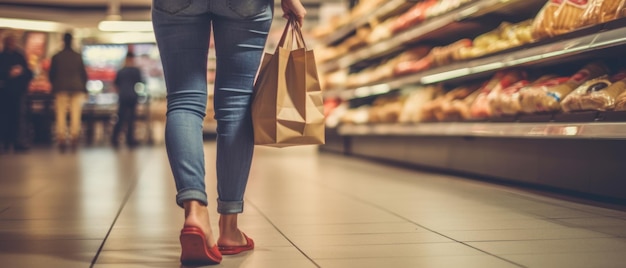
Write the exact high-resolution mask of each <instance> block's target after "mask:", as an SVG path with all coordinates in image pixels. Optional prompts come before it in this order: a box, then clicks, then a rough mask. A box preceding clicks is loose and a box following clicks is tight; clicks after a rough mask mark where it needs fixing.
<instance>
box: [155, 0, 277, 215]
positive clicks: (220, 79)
mask: <svg viewBox="0 0 626 268" xmlns="http://www.w3.org/2000/svg"><path fill="white" fill-rule="evenodd" d="M272 2H273V1H271V0H153V8H152V22H153V26H154V32H155V35H156V40H157V45H158V47H159V51H160V54H161V61H162V63H163V71H164V74H165V82H166V87H167V121H166V127H165V145H166V148H167V154H168V157H169V161H170V166H171V169H172V173H173V175H174V180H175V182H176V189H177V192H178V193H177V195H176V203H177V204H178V205H179V206H182V204H183V202H184V201H187V200H198V201H200V202H201V203H203V204H205V205H206V204H207V203H208V202H207V194H206V190H205V183H204V177H205V168H204V153H203V140H202V122H203V118H204V116H205V111H206V101H207V56H208V49H209V34H210V30H211V26H212V28H213V31H214V32H213V36H214V37H215V53H216V62H217V66H216V79H215V93H214V94H215V95H214V100H215V102H214V106H215V119H216V121H217V163H216V167H217V168H216V169H217V190H218V200H217V202H218V206H217V207H218V208H217V210H218V212H219V213H221V214H233V213H241V212H242V211H243V195H244V191H245V188H246V184H247V182H248V175H249V173H250V165H251V162H252V154H253V150H254V137H253V130H252V121H251V116H250V104H251V100H252V93H253V84H254V78H255V75H256V72H257V69H258V67H259V64H260V60H261V56H262V54H263V51H264V47H265V42H266V39H267V34H268V31H269V28H270V25H271V23H272V17H273V3H272Z"/></svg>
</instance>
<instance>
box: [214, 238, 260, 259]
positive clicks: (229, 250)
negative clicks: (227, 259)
mask: <svg viewBox="0 0 626 268" xmlns="http://www.w3.org/2000/svg"><path fill="white" fill-rule="evenodd" d="M241 234H243V237H245V238H246V245H244V246H220V245H218V248H219V249H220V252H221V253H222V255H235V254H239V253H241V252H244V251H247V250H252V249H254V240H252V238H250V237H248V236H247V235H246V234H244V233H241Z"/></svg>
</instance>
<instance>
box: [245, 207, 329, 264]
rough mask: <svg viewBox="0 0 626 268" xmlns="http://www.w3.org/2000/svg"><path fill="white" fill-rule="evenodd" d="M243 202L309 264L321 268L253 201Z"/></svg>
mask: <svg viewBox="0 0 626 268" xmlns="http://www.w3.org/2000/svg"><path fill="white" fill-rule="evenodd" d="M245 202H246V203H247V204H250V205H251V206H252V207H254V208H255V209H256V210H257V211H258V212H259V214H260V215H261V216H262V217H263V218H264V219H265V220H266V221H267V222H269V223H270V224H271V225H272V227H274V229H275V230H276V231H277V232H278V233H279V234H280V235H281V236H282V237H284V238H285V239H286V240H287V241H288V242H289V243H290V244H291V245H292V246H293V247H295V248H296V249H297V250H298V251H299V252H300V253H301V254H302V255H303V256H304V257H305V258H307V259H308V260H309V261H310V262H311V263H313V265H315V266H316V267H317V268H321V266H320V265H319V264H318V263H317V262H315V260H314V259H313V258H311V256H309V255H308V254H306V252H304V251H303V250H302V249H301V248H300V247H298V245H296V243H295V242H293V241H292V240H291V239H289V237H287V235H286V234H285V233H284V232H283V231H281V230H280V229H279V228H278V226H276V224H275V223H274V222H273V221H272V220H271V219H270V218H269V217H268V216H267V215H266V214H265V213H264V212H263V211H262V210H261V208H260V207H258V206H257V205H256V204H255V203H254V202H253V201H251V200H250V199H248V198H246V199H245Z"/></svg>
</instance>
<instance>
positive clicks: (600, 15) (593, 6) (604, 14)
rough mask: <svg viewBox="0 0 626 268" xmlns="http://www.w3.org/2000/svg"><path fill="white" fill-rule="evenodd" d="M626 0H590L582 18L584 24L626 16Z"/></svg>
mask: <svg viewBox="0 0 626 268" xmlns="http://www.w3.org/2000/svg"><path fill="white" fill-rule="evenodd" d="M624 2H626V1H624V0H594V1H590V3H589V6H588V8H587V10H586V11H585V14H584V15H583V17H582V19H583V20H584V24H586V25H592V24H597V23H604V22H607V21H611V20H614V19H619V18H621V17H623V16H624Z"/></svg>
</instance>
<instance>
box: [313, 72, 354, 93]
mask: <svg viewBox="0 0 626 268" xmlns="http://www.w3.org/2000/svg"><path fill="white" fill-rule="evenodd" d="M320 78H321V79H320V84H321V85H322V88H323V89H326V90H332V89H336V88H343V87H345V86H346V82H347V80H348V69H339V70H337V71H334V72H331V73H326V74H324V75H322V76H320Z"/></svg>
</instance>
